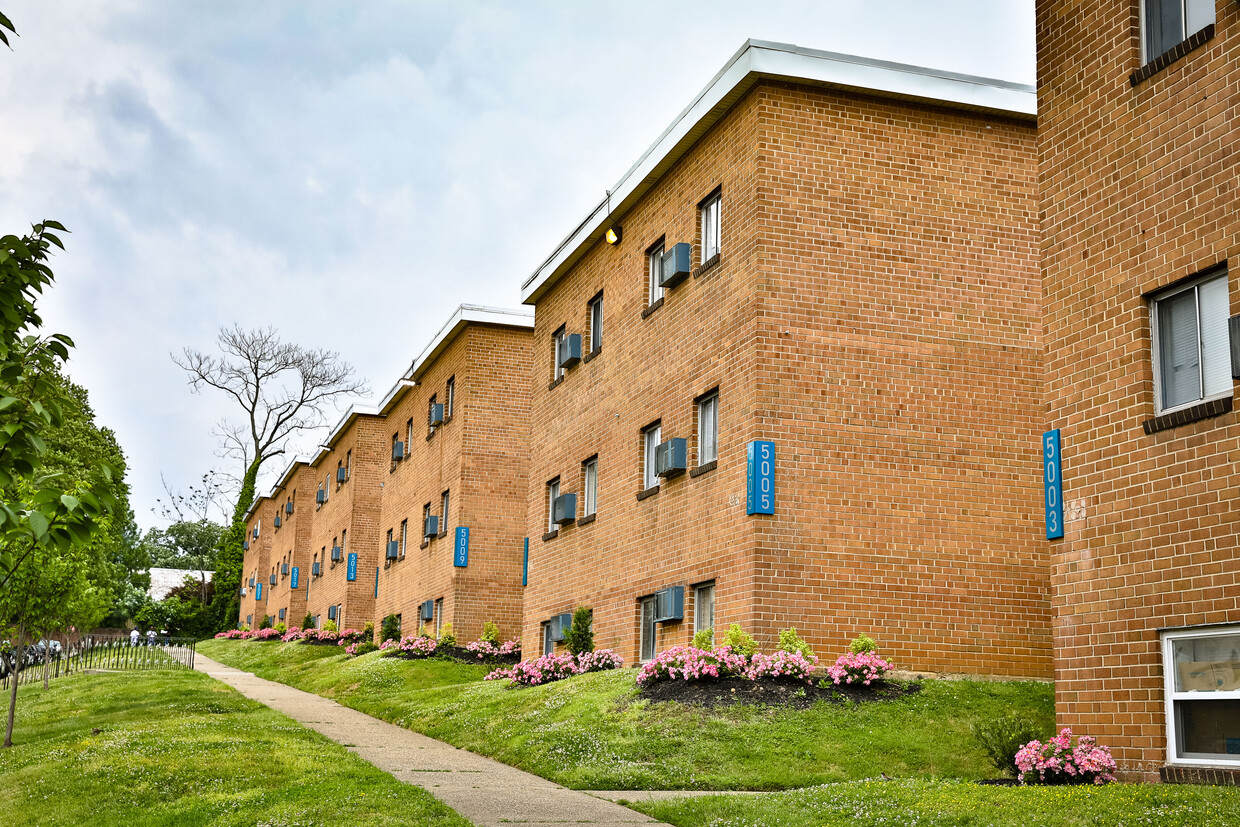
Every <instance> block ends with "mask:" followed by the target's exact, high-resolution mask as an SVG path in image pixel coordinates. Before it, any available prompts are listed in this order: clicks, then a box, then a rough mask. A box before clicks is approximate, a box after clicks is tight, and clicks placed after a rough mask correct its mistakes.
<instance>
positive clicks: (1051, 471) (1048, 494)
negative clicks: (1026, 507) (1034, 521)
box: [1042, 428, 1063, 540]
mask: <svg viewBox="0 0 1240 827" xmlns="http://www.w3.org/2000/svg"><path fill="white" fill-rule="evenodd" d="M1042 484H1043V489H1044V491H1045V499H1044V503H1045V505H1046V539H1048V540H1056V539H1058V538H1060V537H1062V536H1063V473H1062V466H1061V464H1060V456H1059V429H1058V428H1056V429H1055V430H1053V431H1047V432H1046V433H1044V434H1042Z"/></svg>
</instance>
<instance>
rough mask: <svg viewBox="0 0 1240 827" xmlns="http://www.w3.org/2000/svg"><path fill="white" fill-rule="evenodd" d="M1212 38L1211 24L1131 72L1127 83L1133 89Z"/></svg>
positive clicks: (1212, 28)
mask: <svg viewBox="0 0 1240 827" xmlns="http://www.w3.org/2000/svg"><path fill="white" fill-rule="evenodd" d="M1212 37H1214V24H1213V23H1211V24H1210V25H1209V26H1206V27H1205V28H1204V29H1202V30H1201V31H1199V32H1197V33H1196V34H1193V35H1192V36H1190V37H1189V38H1188V39H1187V40H1184V41H1182V42H1180V43H1178V44H1176V45H1175V46H1172V47H1171V48H1170V49H1168V50H1167V51H1165V52H1163V53H1162V54H1161V55H1159V56H1158V57H1156V58H1154V59H1153V60H1151V61H1150V62H1149V63H1147V64H1145V65H1144V66H1142V67H1141V68H1140V69H1138V70H1137V71H1135V72H1133V73H1132V74H1131V75H1129V76H1128V82H1129V83H1130V84H1132V85H1133V86H1134V87H1136V86H1138V85H1139V84H1141V83H1142V82H1143V81H1146V80H1149V79H1150V78H1152V77H1153V76H1154V75H1156V74H1158V73H1159V72H1161V71H1162V70H1163V69H1166V68H1167V67H1168V66H1170V65H1171V64H1172V63H1175V62H1176V61H1178V60H1179V59H1180V58H1182V57H1184V56H1185V55H1187V54H1188V53H1189V52H1192V51H1196V50H1197V49H1199V48H1200V47H1202V46H1204V45H1205V44H1206V43H1207V42H1208V41H1209V40H1210V39H1211V38H1212Z"/></svg>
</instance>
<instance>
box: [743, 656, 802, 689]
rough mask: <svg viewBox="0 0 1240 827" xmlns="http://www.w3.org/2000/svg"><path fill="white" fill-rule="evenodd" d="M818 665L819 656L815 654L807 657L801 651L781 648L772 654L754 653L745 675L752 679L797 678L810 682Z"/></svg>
mask: <svg viewBox="0 0 1240 827" xmlns="http://www.w3.org/2000/svg"><path fill="white" fill-rule="evenodd" d="M816 666H818V658H817V656H815V655H810V656H809V657H806V656H805V655H803V654H801V653H800V652H785V651H783V650H782V649H781V650H780V651H778V652H775V653H773V654H770V655H762V654H757V655H754V656H753V657H752V658H751V659H750V661H749V668H748V669H746V670H745V677H746V678H749V680H751V681H756V680H758V679H759V678H795V679H796V680H801V681H805V682H806V683H810V682H811V681H812V678H813V673H814V668H815V667H816Z"/></svg>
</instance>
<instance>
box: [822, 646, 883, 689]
mask: <svg viewBox="0 0 1240 827" xmlns="http://www.w3.org/2000/svg"><path fill="white" fill-rule="evenodd" d="M891 668H892V664H891V662H890V661H888V660H884V659H883V658H881V657H879V655H878V653H877V652H849V653H848V654H845V655H840V656H839V658H838V659H837V660H836V661H835V663H833V664H831V665H830V666H828V667H827V677H828V678H830V679H831V680H832V681H833V682H835V683H836V684H841V683H860V684H864V685H866V686H869V685H870V684H871V683H873V682H874V681H878V680H882V678H883V675H884V674H885V673H886V672H887V671H888V670H890V669H891Z"/></svg>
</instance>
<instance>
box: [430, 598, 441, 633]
mask: <svg viewBox="0 0 1240 827" xmlns="http://www.w3.org/2000/svg"><path fill="white" fill-rule="evenodd" d="M434 606H435V608H434V610H433V611H432V614H433V615H435V637H436V639H438V637H439V631H440V630H441V629H443V598H442V597H436V598H435V604H434Z"/></svg>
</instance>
